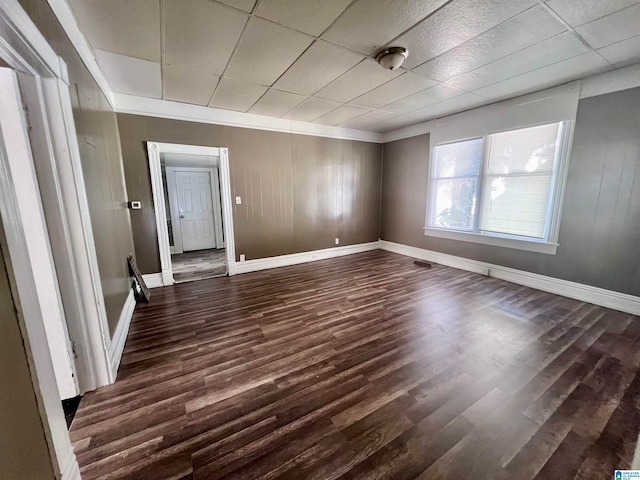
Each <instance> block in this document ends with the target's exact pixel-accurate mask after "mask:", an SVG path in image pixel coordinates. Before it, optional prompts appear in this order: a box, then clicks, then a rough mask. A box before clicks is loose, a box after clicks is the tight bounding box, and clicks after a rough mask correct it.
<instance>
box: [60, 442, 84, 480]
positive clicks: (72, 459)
mask: <svg viewBox="0 0 640 480" xmlns="http://www.w3.org/2000/svg"><path fill="white" fill-rule="evenodd" d="M60 472H61V473H62V480H82V478H81V476H80V465H78V459H77V458H76V454H75V453H74V452H73V448H72V447H71V445H69V454H68V455H67V458H66V460H65V461H64V465H60Z"/></svg>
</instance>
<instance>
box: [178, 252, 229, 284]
mask: <svg viewBox="0 0 640 480" xmlns="http://www.w3.org/2000/svg"><path fill="white" fill-rule="evenodd" d="M225 255H226V253H225V249H224V248H221V249H218V250H216V249H208V250H195V251H193V252H185V253H174V254H173V255H171V269H172V270H173V279H174V280H175V282H176V283H183V282H193V281H195V280H204V279H208V278H214V277H221V276H223V275H226V274H227V257H226V256H225Z"/></svg>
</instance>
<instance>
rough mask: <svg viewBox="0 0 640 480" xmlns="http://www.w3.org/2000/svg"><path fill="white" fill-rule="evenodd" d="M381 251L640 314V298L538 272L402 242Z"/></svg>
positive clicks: (384, 244) (384, 246)
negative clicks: (411, 245)
mask: <svg viewBox="0 0 640 480" xmlns="http://www.w3.org/2000/svg"><path fill="white" fill-rule="evenodd" d="M380 248H381V249H382V250H387V251H389V252H394V253H399V254H401V255H406V256H409V257H413V258H418V259H420V260H427V261H430V262H434V263H439V264H440V265H446V266H449V267H453V268H459V269H461V270H467V271H470V272H475V273H480V274H482V275H488V276H490V277H495V278H499V279H502V280H507V281H509V282H512V283H517V284H518V285H524V286H527V287H531V288H535V289H537V290H542V291H544V292H549V293H555V294H557V295H562V296H564V297H569V298H573V299H576V300H580V301H583V302H588V303H593V304H595V305H601V306H603V307H607V308H611V309H613V310H619V311H621V312H625V313H631V314H633V315H640V297H636V296H633V295H627V294H625V293H619V292H614V291H612V290H605V289H604V288H598V287H592V286H590V285H584V284H581V283H576V282H570V281H568V280H561V279H558V278H553V277H547V276H545V275H539V274H537V273H531V272H525V271H523V270H516V269H513V268H508V267H502V266H500V265H493V264H491V263H486V262H479V261H477V260H470V259H468V258H463V257H457V256H455V255H448V254H446V253H440V252H434V251H432V250H425V249H423V248H417V247H410V246H408V245H402V244H400V243H393V242H387V241H385V240H380Z"/></svg>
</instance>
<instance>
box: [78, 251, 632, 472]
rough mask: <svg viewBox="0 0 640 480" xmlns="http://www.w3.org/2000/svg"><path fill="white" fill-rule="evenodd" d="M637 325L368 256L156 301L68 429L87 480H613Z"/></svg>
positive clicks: (479, 280) (625, 445)
mask: <svg viewBox="0 0 640 480" xmlns="http://www.w3.org/2000/svg"><path fill="white" fill-rule="evenodd" d="M639 338H640V318H638V317H634V316H631V315H627V314H623V313H620V312H616V311H613V310H608V309H605V308H600V307H597V306H594V305H590V304H586V303H582V302H579V301H575V300H571V299H568V298H564V297H560V296H555V295H551V294H548V293H544V292H540V291H537V290H533V289H530V288H526V287H522V286H519V285H515V284H512V283H508V282H504V281H501V280H497V279H494V278H486V277H483V276H480V275H477V274H473V273H469V272H465V271H461V270H455V269H452V268H447V267H442V266H440V265H435V264H434V265H433V269H431V270H428V269H425V268H423V267H420V266H416V265H414V264H413V259H411V258H408V257H403V256H400V255H395V254H392V253H387V252H382V251H373V252H368V253H362V254H357V255H350V256H347V257H342V258H336V259H332V260H326V261H320V262H314V263H308V264H304V265H299V266H294V267H286V268H280V269H276V270H268V271H264V272H257V273H251V274H245V275H239V276H236V277H232V278H217V279H211V280H203V281H200V282H194V283H189V284H182V285H177V286H174V287H166V288H163V289H155V290H153V298H152V302H151V304H149V305H141V306H138V307H137V309H136V313H135V316H134V318H133V322H132V325H131V332H130V334H129V337H128V341H127V345H126V349H125V354H124V357H123V361H122V366H121V369H120V373H119V375H118V381H117V382H116V383H115V384H114V385H112V386H109V387H106V388H102V389H100V390H98V391H97V392H93V393H89V394H87V395H86V396H85V397H84V398H83V399H82V402H81V405H80V408H79V410H78V413H77V415H76V419H75V420H74V423H73V425H72V429H71V435H72V439H73V442H74V446H75V450H76V452H77V456H78V460H79V462H80V465H81V470H82V474H83V478H84V479H86V480H88V479H101V480H109V479H135V480H145V479H149V480H151V479H153V480H168V479H176V480H177V479H181V480H186V479H197V480H200V479H218V478H225V479H244V480H247V479H258V478H261V479H276V478H290V479H296V480H302V479H323V480H324V479H333V478H345V479H355V478H359V479H374V478H388V479H412V478H420V479H437V478H446V479H533V478H539V479H572V478H578V479H600V478H602V479H605V478H606V479H609V478H612V477H613V471H614V469H616V468H628V467H629V465H630V463H631V460H632V456H633V452H634V448H635V445H636V439H637V436H638V431H639V429H640V374H639V370H640V349H639V348H638V345H639V343H638V340H639Z"/></svg>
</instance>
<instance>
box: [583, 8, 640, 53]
mask: <svg viewBox="0 0 640 480" xmlns="http://www.w3.org/2000/svg"><path fill="white" fill-rule="evenodd" d="M639 29H640V3H638V4H636V5H634V6H632V7H628V8H625V9H624V10H620V11H618V12H616V13H612V14H611V15H607V16H606V17H602V18H599V19H598V20H594V21H593V22H589V23H587V24H585V25H583V26H581V27H578V28H576V32H578V33H579V34H580V35H582V38H584V39H585V40H586V41H587V42H589V44H590V45H591V46H592V47H593V48H602V47H605V46H607V45H611V44H612V43H616V42H620V41H622V40H626V39H627V38H631V37H635V36H636V35H638V30H639Z"/></svg>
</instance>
